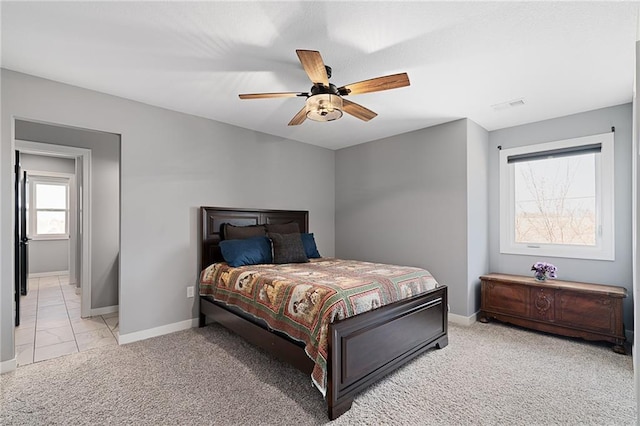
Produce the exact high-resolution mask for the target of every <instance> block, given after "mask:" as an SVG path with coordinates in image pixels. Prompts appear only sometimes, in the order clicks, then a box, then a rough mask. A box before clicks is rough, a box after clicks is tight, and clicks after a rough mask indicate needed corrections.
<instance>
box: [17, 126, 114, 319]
mask: <svg viewBox="0 0 640 426" xmlns="http://www.w3.org/2000/svg"><path fill="white" fill-rule="evenodd" d="M15 135H16V139H20V140H25V141H32V142H42V143H51V144H56V145H64V146H73V147H76V148H87V149H90V150H91V189H90V191H91V309H96V308H102V307H106V306H114V305H118V252H119V251H120V247H119V245H120V241H119V236H120V194H119V190H120V136H119V135H116V134H112V133H105V132H94V131H88V130H82V129H76V128H71V127H62V126H54V125H50V124H43V123H35V122H29V121H25V120H16V121H15ZM74 164H75V161H74ZM74 172H75V167H74V169H73V172H72V173H74Z"/></svg>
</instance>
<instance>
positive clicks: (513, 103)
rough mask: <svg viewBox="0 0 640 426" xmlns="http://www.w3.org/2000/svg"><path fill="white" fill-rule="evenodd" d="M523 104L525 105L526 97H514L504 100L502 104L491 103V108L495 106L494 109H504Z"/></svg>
mask: <svg viewBox="0 0 640 426" xmlns="http://www.w3.org/2000/svg"><path fill="white" fill-rule="evenodd" d="M521 105H524V98H520V99H514V100H511V101H507V102H502V103H500V104H495V105H491V108H493V109H494V111H502V110H505V109H509V108H513V107H517V106H521Z"/></svg>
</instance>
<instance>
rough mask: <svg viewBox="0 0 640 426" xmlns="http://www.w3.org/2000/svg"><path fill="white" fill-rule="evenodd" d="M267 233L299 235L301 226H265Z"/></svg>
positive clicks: (296, 224)
mask: <svg viewBox="0 0 640 426" xmlns="http://www.w3.org/2000/svg"><path fill="white" fill-rule="evenodd" d="M265 226H266V227H267V232H269V233H274V234H299V233H300V226H298V223H297V222H289V223H268V224H266V225H265Z"/></svg>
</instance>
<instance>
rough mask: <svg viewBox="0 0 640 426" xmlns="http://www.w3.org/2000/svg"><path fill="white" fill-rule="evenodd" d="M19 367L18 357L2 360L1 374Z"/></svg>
mask: <svg viewBox="0 0 640 426" xmlns="http://www.w3.org/2000/svg"><path fill="white" fill-rule="evenodd" d="M16 368H18V358H13V359H10V360H8V361H2V362H0V374H4V373H8V372H10V371H13V370H15V369H16Z"/></svg>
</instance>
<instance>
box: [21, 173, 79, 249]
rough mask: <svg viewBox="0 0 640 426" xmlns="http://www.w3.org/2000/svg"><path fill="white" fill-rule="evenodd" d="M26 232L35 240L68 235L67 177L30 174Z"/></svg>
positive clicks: (66, 236)
mask: <svg viewBox="0 0 640 426" xmlns="http://www.w3.org/2000/svg"><path fill="white" fill-rule="evenodd" d="M28 180H29V197H28V198H29V204H28V207H27V215H28V216H27V217H28V219H27V223H28V234H29V236H30V237H31V238H34V239H57V238H68V237H69V220H68V219H69V179H66V178H56V177H47V176H40V175H38V176H29V178H28Z"/></svg>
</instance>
